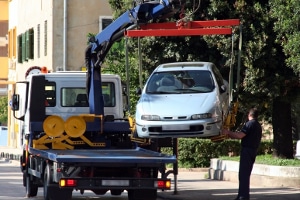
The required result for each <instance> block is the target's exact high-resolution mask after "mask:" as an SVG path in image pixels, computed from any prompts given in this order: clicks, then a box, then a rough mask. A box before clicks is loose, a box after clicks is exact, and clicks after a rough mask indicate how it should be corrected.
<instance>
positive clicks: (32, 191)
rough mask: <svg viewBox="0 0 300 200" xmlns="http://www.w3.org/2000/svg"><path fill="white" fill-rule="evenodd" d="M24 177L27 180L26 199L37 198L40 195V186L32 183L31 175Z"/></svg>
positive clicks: (25, 174)
mask: <svg viewBox="0 0 300 200" xmlns="http://www.w3.org/2000/svg"><path fill="white" fill-rule="evenodd" d="M24 176H25V180H26V183H25V184H26V197H35V196H36V195H37V193H38V186H37V185H36V184H34V183H32V178H31V175H29V174H27V173H24V174H23V178H24Z"/></svg>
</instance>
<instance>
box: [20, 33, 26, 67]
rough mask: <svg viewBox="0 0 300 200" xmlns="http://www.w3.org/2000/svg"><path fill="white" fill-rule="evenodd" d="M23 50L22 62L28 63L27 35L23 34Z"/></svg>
mask: <svg viewBox="0 0 300 200" xmlns="http://www.w3.org/2000/svg"><path fill="white" fill-rule="evenodd" d="M21 37H22V40H21V42H22V43H21V49H22V62H24V61H26V33H22V36H21Z"/></svg>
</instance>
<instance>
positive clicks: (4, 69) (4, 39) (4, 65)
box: [0, 0, 8, 96]
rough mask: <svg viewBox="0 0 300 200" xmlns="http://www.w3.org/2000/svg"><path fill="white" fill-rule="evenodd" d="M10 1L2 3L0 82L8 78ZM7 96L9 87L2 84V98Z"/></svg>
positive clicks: (0, 21) (0, 93)
mask: <svg viewBox="0 0 300 200" xmlns="http://www.w3.org/2000/svg"><path fill="white" fill-rule="evenodd" d="M7 31H8V0H7V1H0V81H1V82H6V81H7V77H8V55H7V51H8V33H7ZM6 95H7V85H6V84H0V96H6Z"/></svg>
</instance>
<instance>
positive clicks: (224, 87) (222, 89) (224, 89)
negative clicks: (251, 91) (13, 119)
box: [220, 85, 227, 93]
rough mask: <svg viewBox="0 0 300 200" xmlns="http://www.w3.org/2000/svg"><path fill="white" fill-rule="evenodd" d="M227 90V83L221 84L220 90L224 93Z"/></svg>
mask: <svg viewBox="0 0 300 200" xmlns="http://www.w3.org/2000/svg"><path fill="white" fill-rule="evenodd" d="M226 90H227V87H226V85H221V87H220V92H221V93H224V92H226Z"/></svg>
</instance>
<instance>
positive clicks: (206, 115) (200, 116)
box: [191, 113, 212, 120]
mask: <svg viewBox="0 0 300 200" xmlns="http://www.w3.org/2000/svg"><path fill="white" fill-rule="evenodd" d="M209 118H212V114H211V113H202V114H194V115H192V117H191V119H192V120H196V119H209Z"/></svg>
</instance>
